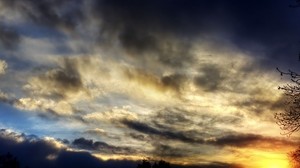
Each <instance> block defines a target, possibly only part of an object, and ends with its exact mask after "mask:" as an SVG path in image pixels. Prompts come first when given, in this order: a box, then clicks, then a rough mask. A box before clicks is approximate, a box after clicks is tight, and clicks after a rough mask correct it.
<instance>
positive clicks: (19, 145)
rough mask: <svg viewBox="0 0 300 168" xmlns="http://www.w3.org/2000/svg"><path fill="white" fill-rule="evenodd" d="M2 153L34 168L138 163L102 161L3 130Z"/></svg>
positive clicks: (123, 167) (0, 137)
mask: <svg viewBox="0 0 300 168" xmlns="http://www.w3.org/2000/svg"><path fill="white" fill-rule="evenodd" d="M0 142H1V143H0V153H1V154H6V153H7V152H10V153H11V154H13V155H14V156H16V157H17V159H18V160H19V161H20V163H21V166H22V167H23V166H25V165H27V166H29V167H32V168H38V167H45V168H65V167H74V168H82V167H90V168H99V167H105V168H113V167H119V168H134V167H136V163H135V162H134V161H127V160H119V161H116V160H108V161H102V160H100V159H97V158H95V157H94V156H92V155H91V154H90V153H88V152H79V151H74V152H73V151H69V150H66V149H65V148H58V147H57V146H55V144H54V143H52V142H51V141H47V140H43V139H39V138H37V137H36V136H27V135H25V134H17V133H14V132H9V131H7V130H4V129H2V130H1V131H0Z"/></svg>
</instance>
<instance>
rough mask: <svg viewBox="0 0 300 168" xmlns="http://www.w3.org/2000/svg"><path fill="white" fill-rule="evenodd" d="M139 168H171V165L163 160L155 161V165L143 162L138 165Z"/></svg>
mask: <svg viewBox="0 0 300 168" xmlns="http://www.w3.org/2000/svg"><path fill="white" fill-rule="evenodd" d="M137 168H171V165H170V163H168V162H166V161H163V160H160V161H155V162H154V163H153V164H151V163H150V161H148V160H143V161H142V163H141V164H138V166H137Z"/></svg>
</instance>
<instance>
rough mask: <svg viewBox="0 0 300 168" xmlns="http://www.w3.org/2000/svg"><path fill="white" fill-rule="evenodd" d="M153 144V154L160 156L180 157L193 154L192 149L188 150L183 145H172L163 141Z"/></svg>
mask: <svg viewBox="0 0 300 168" xmlns="http://www.w3.org/2000/svg"><path fill="white" fill-rule="evenodd" d="M153 146H154V150H153V151H152V154H153V155H154V156H158V157H163V158H165V157H171V158H180V157H186V156H190V155H192V154H193V153H192V152H191V151H189V150H186V149H184V148H182V147H172V146H170V145H167V144H162V143H154V144H153Z"/></svg>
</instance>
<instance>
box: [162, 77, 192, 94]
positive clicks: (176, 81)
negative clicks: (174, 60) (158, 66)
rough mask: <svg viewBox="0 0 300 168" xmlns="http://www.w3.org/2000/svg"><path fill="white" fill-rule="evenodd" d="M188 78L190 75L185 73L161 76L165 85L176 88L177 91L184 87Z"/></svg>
mask: <svg viewBox="0 0 300 168" xmlns="http://www.w3.org/2000/svg"><path fill="white" fill-rule="evenodd" d="M187 80H188V77H187V76H185V75H184V74H171V75H165V76H162V77H161V82H162V84H163V85H164V86H167V87H170V88H173V89H175V90H176V91H177V92H180V90H181V89H182V88H183V85H184V83H185V82H186V81H187Z"/></svg>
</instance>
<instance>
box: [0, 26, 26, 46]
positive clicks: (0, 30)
mask: <svg viewBox="0 0 300 168" xmlns="http://www.w3.org/2000/svg"><path fill="white" fill-rule="evenodd" d="M20 40H21V39H20V36H19V34H18V33H17V32H16V31H15V30H14V29H13V28H11V27H8V26H5V25H3V24H0V48H1V49H4V50H6V49H15V48H17V46H18V45H19V42H20Z"/></svg>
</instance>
